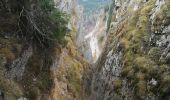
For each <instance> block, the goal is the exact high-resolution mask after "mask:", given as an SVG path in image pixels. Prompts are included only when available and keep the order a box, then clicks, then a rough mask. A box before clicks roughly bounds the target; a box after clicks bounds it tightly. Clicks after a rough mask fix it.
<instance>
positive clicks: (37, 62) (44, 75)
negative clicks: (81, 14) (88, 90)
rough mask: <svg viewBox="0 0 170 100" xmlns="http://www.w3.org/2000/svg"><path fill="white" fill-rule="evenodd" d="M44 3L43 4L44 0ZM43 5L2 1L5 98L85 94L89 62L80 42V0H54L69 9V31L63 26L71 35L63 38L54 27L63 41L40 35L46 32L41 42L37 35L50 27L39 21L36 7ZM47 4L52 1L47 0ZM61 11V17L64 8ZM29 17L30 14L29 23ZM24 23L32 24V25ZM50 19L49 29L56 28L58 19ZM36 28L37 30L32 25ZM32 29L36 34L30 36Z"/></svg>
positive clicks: (0, 54) (0, 69) (0, 61)
mask: <svg viewBox="0 0 170 100" xmlns="http://www.w3.org/2000/svg"><path fill="white" fill-rule="evenodd" d="M41 3H42V5H43V3H44V2H41V1H40V4H41ZM35 5H36V7H35ZM38 6H39V2H38V1H37V2H36V1H32V0H30V1H23V2H22V1H20V0H19V1H15V0H14V1H6V0H5V1H0V21H1V24H0V100H48V99H49V100H73V99H80V96H81V94H80V93H81V84H82V83H81V77H82V75H83V73H84V70H85V68H86V67H87V66H88V64H87V63H86V61H85V60H84V59H83V57H82V56H81V54H80V53H79V52H78V50H77V49H76V46H75V34H76V28H77V19H78V16H77V11H76V9H77V8H76V6H77V4H76V0H75V1H74V0H70V1H68V0H62V1H61V0H55V7H56V8H57V9H60V10H61V11H63V12H66V13H67V14H69V15H70V20H69V24H68V26H67V31H65V30H64V32H67V34H66V36H65V37H64V39H63V40H62V37H61V36H60V34H58V33H59V32H60V31H58V30H60V29H58V30H55V31H57V32H58V33H57V34H58V35H59V36H58V37H59V38H58V40H59V41H55V43H53V42H49V41H48V39H47V40H46V39H45V37H44V38H43V40H42V41H41V40H40V39H41V36H40V37H37V38H38V41H39V42H38V41H37V38H35V39H34V35H35V36H36V34H38V33H41V34H42V32H44V30H46V28H45V27H43V25H44V23H43V24H42V26H41V27H42V28H44V29H42V28H41V27H39V24H38V23H39V22H40V20H39V19H41V17H40V16H39V15H37V14H40V11H39V12H36V11H38V10H39V8H38ZM43 7H44V5H43ZM45 7H49V6H48V2H46V3H45ZM44 10H48V9H47V8H44ZM41 13H42V12H41ZM57 14H59V15H58V17H57V18H60V14H62V13H60V12H57ZM29 15H30V16H29ZM25 16H26V17H25ZM37 16H39V17H38V19H37ZM42 16H47V15H42ZM28 19H30V20H31V23H30V24H29V21H30V20H28ZM46 19H47V18H46ZM46 19H44V20H43V21H44V22H45V21H47V20H46ZM34 21H35V22H34ZM41 21H42V20H41ZM43 21H42V22H43ZM58 21H62V19H59V20H58ZM21 22H22V23H21ZM40 23H41V22H40ZM51 23H52V24H53V22H51ZM64 23H65V22H64V20H63V22H62V24H63V25H64ZM20 24H21V25H20ZM45 24H47V23H45ZM55 24H59V23H55ZM22 25H25V26H27V29H28V30H27V29H25V28H24V27H25V26H22ZM47 25H48V27H47V28H48V31H49V32H50V31H51V30H53V28H54V26H53V25H52V26H51V24H50V23H48V24H47ZM20 26H21V27H20ZM31 26H33V27H32V28H30V27H31ZM49 27H50V28H49ZM63 27H65V26H63ZM34 29H35V30H38V32H37V31H36V32H35V31H32V30H34ZM20 31H21V32H20ZM62 31H63V30H62ZM20 33H21V34H20ZM32 33H33V34H34V35H33V36H32V37H31V38H29V36H31V35H32ZM37 36H38V35H37ZM42 37H43V36H42ZM48 42H49V43H50V44H48ZM66 42H67V43H66ZM39 43H40V44H39ZM46 43H47V44H46Z"/></svg>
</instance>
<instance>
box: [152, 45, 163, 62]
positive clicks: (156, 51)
mask: <svg viewBox="0 0 170 100" xmlns="http://www.w3.org/2000/svg"><path fill="white" fill-rule="evenodd" d="M160 56H161V49H160V48H158V47H153V48H151V49H150V51H149V57H150V58H151V59H152V60H153V61H159V58H160Z"/></svg>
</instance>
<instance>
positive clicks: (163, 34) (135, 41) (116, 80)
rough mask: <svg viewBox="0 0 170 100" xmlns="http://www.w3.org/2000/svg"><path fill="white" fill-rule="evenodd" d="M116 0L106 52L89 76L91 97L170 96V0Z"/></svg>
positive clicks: (144, 99)
mask: <svg viewBox="0 0 170 100" xmlns="http://www.w3.org/2000/svg"><path fill="white" fill-rule="evenodd" d="M116 1H117V0H116ZM116 4H118V5H117V6H115V13H114V15H113V18H112V23H111V28H110V30H109V31H110V32H109V35H108V37H107V42H106V44H105V49H104V52H103V53H102V54H101V57H100V58H99V60H98V61H97V63H96V64H95V67H94V69H93V71H92V72H89V73H91V74H90V76H92V77H88V78H87V83H88V85H90V84H91V85H90V86H91V90H87V92H90V94H91V100H124V99H125V100H169V99H170V97H169V94H170V69H169V68H170V65H169V62H170V59H169V45H170V42H169V41H170V40H169V36H170V29H169V26H170V15H169V14H170V12H169V10H170V6H169V5H170V2H169V0H144V1H143V0H121V1H117V3H116ZM90 80H91V81H90ZM87 83H86V84H85V85H87ZM88 85H87V86H88Z"/></svg>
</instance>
